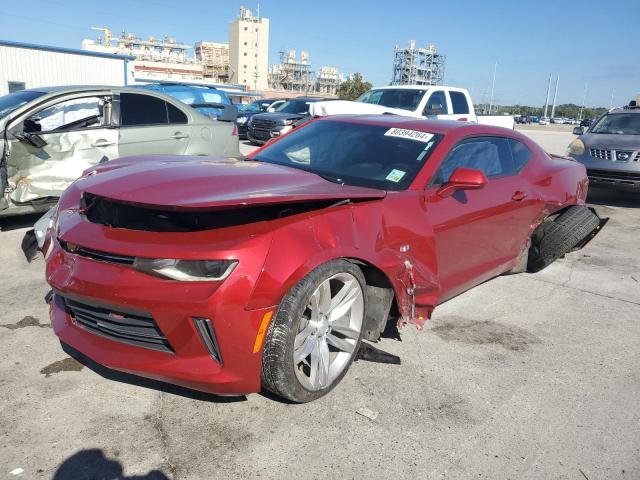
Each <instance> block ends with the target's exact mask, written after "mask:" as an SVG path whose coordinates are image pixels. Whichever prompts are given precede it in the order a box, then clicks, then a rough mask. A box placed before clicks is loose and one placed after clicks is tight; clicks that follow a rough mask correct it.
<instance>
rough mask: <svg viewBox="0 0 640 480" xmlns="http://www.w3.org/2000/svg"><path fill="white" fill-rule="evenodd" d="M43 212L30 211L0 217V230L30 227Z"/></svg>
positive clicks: (6, 230)
mask: <svg viewBox="0 0 640 480" xmlns="http://www.w3.org/2000/svg"><path fill="white" fill-rule="evenodd" d="M42 215H44V213H30V214H29V215H18V216H15V217H6V218H0V232H8V231H9V230H17V229H19V228H31V227H33V224H34V223H36V222H37V221H38V219H39V218H40V217H41V216H42Z"/></svg>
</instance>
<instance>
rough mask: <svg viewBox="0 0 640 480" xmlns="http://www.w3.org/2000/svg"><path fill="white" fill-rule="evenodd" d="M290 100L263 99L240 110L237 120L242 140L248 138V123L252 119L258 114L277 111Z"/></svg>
mask: <svg viewBox="0 0 640 480" xmlns="http://www.w3.org/2000/svg"><path fill="white" fill-rule="evenodd" d="M287 100H289V99H288V98H261V99H259V100H255V101H253V102H251V103H249V104H247V105H243V106H241V107H240V108H239V109H238V118H237V119H236V126H237V127H238V135H239V136H240V138H241V139H245V138H247V122H248V121H249V119H250V118H251V117H253V116H254V115H257V114H258V113H265V112H267V111H269V109H276V108H278V107H279V106H280V105H282V104H283V103H285V102H286V101H287Z"/></svg>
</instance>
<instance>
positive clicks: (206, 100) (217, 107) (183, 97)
mask: <svg viewBox="0 0 640 480" xmlns="http://www.w3.org/2000/svg"><path fill="white" fill-rule="evenodd" d="M138 88H142V89H144V90H152V91H154V92H162V93H164V94H165V95H169V96H170V97H173V98H175V99H176V100H180V101H181V102H182V103H186V104H187V105H189V106H190V107H192V108H195V109H196V110H197V111H198V112H200V113H202V114H203V115H206V116H207V117H210V118H212V119H213V120H216V119H217V118H218V117H220V116H222V115H224V114H225V111H226V112H227V117H225V118H227V120H228V119H229V118H230V117H231V116H233V115H234V112H235V115H237V107H236V106H233V104H232V103H231V99H230V98H229V97H228V96H227V94H226V93H225V92H223V91H222V90H219V89H217V88H213V87H207V86H201V85H189V84H182V83H169V82H161V83H150V84H146V85H140V86H138Z"/></svg>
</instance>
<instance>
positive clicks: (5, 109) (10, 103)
mask: <svg viewBox="0 0 640 480" xmlns="http://www.w3.org/2000/svg"><path fill="white" fill-rule="evenodd" d="M44 94H45V92H34V91H33V90H22V91H20V92H14V93H10V94H9V95H3V96H2V97H0V119H2V118H4V117H6V116H7V115H9V114H10V113H11V112H13V111H14V110H16V109H17V108H20V107H21V106H22V105H24V104H25V103H28V102H30V101H31V100H34V99H36V98H38V97H41V96H42V95H44Z"/></svg>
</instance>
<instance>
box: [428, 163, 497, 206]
mask: <svg viewBox="0 0 640 480" xmlns="http://www.w3.org/2000/svg"><path fill="white" fill-rule="evenodd" d="M487 183H488V180H487V176H486V175H485V174H484V172H482V171H481V170H475V169H473V168H463V167H458V168H456V169H455V170H454V171H453V173H452V174H451V177H449V181H448V182H447V183H445V184H444V185H442V186H441V187H440V188H439V189H438V192H437V193H438V196H439V197H442V198H445V197H449V196H451V195H453V193H454V192H455V191H456V190H479V189H481V188H484V186H485V185H486V184H487Z"/></svg>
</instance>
